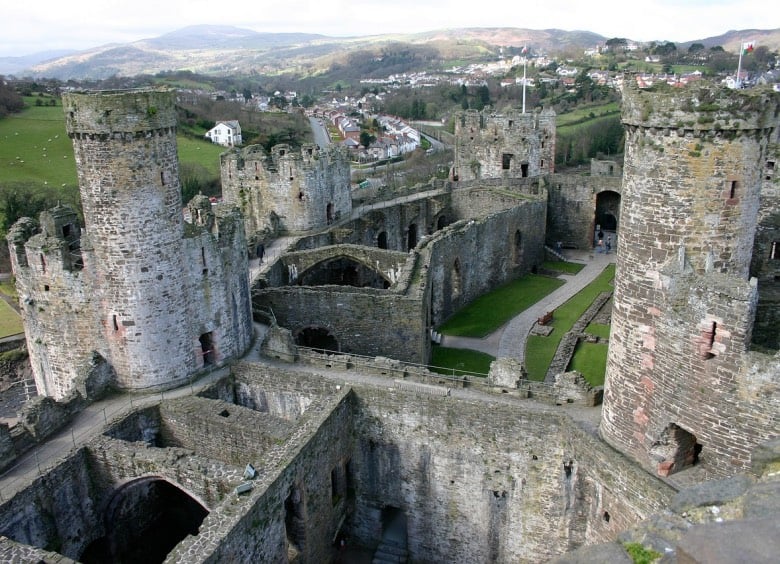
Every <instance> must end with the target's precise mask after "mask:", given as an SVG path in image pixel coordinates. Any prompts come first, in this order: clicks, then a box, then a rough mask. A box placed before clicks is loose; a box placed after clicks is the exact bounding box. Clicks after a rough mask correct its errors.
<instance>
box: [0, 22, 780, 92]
mask: <svg viewBox="0 0 780 564" xmlns="http://www.w3.org/2000/svg"><path fill="white" fill-rule="evenodd" d="M607 39H608V38H605V37H603V36H601V35H598V34H595V33H592V32H588V31H564V30H560V29H545V30H531V29H521V28H462V29H443V30H434V31H429V32H424V33H416V34H408V35H403V34H394V35H379V36H363V37H349V38H344V37H341V38H335V37H328V36H324V35H317V34H305V33H258V32H255V31H252V30H249V29H243V28H239V27H232V26H212V25H199V26H190V27H185V28H183V29H180V30H177V31H173V32H171V33H167V34H165V35H161V36H159V37H154V38H150V39H144V40H141V41H135V42H133V43H128V44H123V45H119V44H112V45H104V46H101V47H96V48H94V49H89V50H86V51H79V52H76V53H70V54H66V55H64V56H59V57H56V58H53V59H52V58H51V57H49V58H48V60H43V59H41V58H38V59H33V58H31V59H30V60H29V62H28V63H25V64H22V62H21V59H25V58H24V57H12V58H5V59H0V74H15V75H18V76H33V77H48V78H59V79H62V80H67V79H69V78H74V79H102V78H108V77H110V76H114V75H117V76H134V75H138V74H155V73H158V72H161V71H177V70H189V71H193V72H196V73H203V74H212V75H227V74H250V73H279V72H294V73H297V74H299V75H315V74H319V73H322V72H324V71H326V70H328V69H330V68H333V67H334V66H335V67H338V66H341V67H349V66H350V65H351V64H352V63H354V61H355V58H356V57H358V58H360V60H361V61H364V60H366V58H368V59H371V58H372V53H374V54H375V57H376V58H377V59H382V58H383V57H384V58H387V59H388V60H391V59H393V57H394V56H395V55H398V54H399V53H400V52H401V51H403V48H402V47H399V46H401V45H404V44H408V45H411V46H417V47H416V48H417V51H418V53H417V54H416V55H415V56H417V57H418V58H420V59H421V60H424V61H425V63H426V64H428V65H430V68H435V66H436V65H437V64H438V65H445V64H447V62H448V61H452V60H455V59H457V60H459V61H474V62H478V61H486V60H490V59H494V58H495V57H497V56H498V53H499V48H500V47H505V48H506V47H513V48H519V47H523V46H528V47H529V48H531V49H532V50H533V51H534V52H543V53H548V54H552V55H558V54H569V55H572V56H576V55H578V54H581V53H582V51H583V50H584V49H586V48H589V47H594V46H595V45H597V44H599V43H604V42H605V41H606V40H607ZM743 40H744V41H746V40H753V41H756V42H757V43H758V44H759V45H766V46H767V47H769V48H770V49H773V50H774V49H778V48H779V47H780V29H778V30H763V31H762V30H743V31H729V32H727V33H725V34H723V35H721V36H718V37H712V38H707V39H702V40H694V41H691V42H686V43H682V44H680V45H679V46H678V48H681V47H682V48H684V47H686V46H688V45H690V44H691V43H703V44H704V45H705V46H707V47H709V46H712V45H722V46H723V47H724V49H726V50H728V51H732V52H736V51H738V49H739V45H740V43H741V41H743ZM421 50H422V51H421ZM389 51H392V54H393V57H387V53H388V52H389ZM421 52H424V53H423V54H420V53H421ZM401 56H402V57H403V56H407V54H405V53H401ZM31 57H34V56H31ZM350 57H351V58H352V59H353V60H352V63H350ZM9 59H13V60H12V61H9ZM4 61H9V62H8V63H7V65H6V64H4ZM391 62H392V61H391ZM375 66H376V65H375ZM399 68H400V67H399ZM375 70H376V72H378V73H379V72H381V70H382V69H381V68H377V69H375Z"/></svg>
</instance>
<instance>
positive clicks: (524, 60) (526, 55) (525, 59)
mask: <svg viewBox="0 0 780 564" xmlns="http://www.w3.org/2000/svg"><path fill="white" fill-rule="evenodd" d="M523 51H525V53H524V54H523V113H525V66H526V64H527V62H528V47H524V48H523Z"/></svg>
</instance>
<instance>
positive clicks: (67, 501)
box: [0, 449, 103, 560]
mask: <svg viewBox="0 0 780 564" xmlns="http://www.w3.org/2000/svg"><path fill="white" fill-rule="evenodd" d="M87 459H88V454H87V451H86V449H80V450H78V451H77V452H76V453H75V454H74V455H73V456H71V457H69V458H68V459H67V460H64V461H62V462H61V463H60V464H58V465H56V466H55V467H54V468H53V469H52V470H50V471H49V472H47V473H46V474H45V475H43V476H41V477H39V478H37V479H36V480H35V482H33V484H32V487H29V488H27V489H25V490H24V491H22V492H20V493H18V494H16V495H15V496H14V497H13V498H11V499H10V500H6V501H5V502H4V503H2V504H0V535H2V536H4V537H8V538H10V539H12V540H14V541H16V542H18V543H22V544H26V545H32V546H36V547H38V548H42V549H45V550H53V551H57V552H59V553H60V554H64V555H65V556H68V557H70V558H73V559H74V560H77V559H78V557H79V556H80V555H81V552H82V551H83V550H84V548H85V547H86V545H87V544H89V542H90V541H91V540H92V538H95V537H92V536H91V535H92V534H93V531H101V530H102V527H103V524H102V521H101V519H100V515H99V511H100V501H101V500H100V498H99V497H98V498H97V499H96V497H95V493H96V492H95V491H94V487H95V483H94V481H93V476H92V473H91V472H90V467H89V464H88V462H87ZM97 536H99V534H98V535H97Z"/></svg>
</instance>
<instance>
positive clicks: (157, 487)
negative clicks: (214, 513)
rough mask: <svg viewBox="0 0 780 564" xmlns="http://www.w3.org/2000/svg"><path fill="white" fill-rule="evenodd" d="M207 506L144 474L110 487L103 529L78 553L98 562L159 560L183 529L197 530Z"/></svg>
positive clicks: (85, 559) (193, 532)
mask: <svg viewBox="0 0 780 564" xmlns="http://www.w3.org/2000/svg"><path fill="white" fill-rule="evenodd" d="M208 514H209V510H208V508H207V507H206V506H205V505H204V504H203V503H202V502H201V501H200V500H198V499H196V498H195V497H193V496H192V495H190V494H189V493H188V492H186V491H185V490H183V489H182V488H181V487H179V486H178V485H176V484H174V483H172V482H169V481H168V480H166V479H164V478H162V477H160V476H144V477H142V478H138V479H135V480H132V481H130V482H127V483H125V484H122V485H121V486H120V487H118V488H117V489H116V490H114V493H113V495H112V496H111V498H110V500H109V502H108V504H107V505H106V508H105V510H104V511H103V521H104V527H105V529H104V530H105V531H106V534H105V535H104V536H102V537H100V538H98V539H95V540H94V541H92V542H91V543H90V544H89V545H88V546H87V548H86V549H85V550H84V552H83V553H82V555H81V557H80V558H79V561H80V562H84V563H86V564H90V563H97V562H162V561H163V560H165V557H166V555H167V554H168V553H169V552H170V551H171V550H172V549H173V547H175V546H176V545H177V544H179V543H180V542H181V541H182V540H183V539H184V538H185V537H187V536H188V535H197V534H198V532H199V529H200V525H201V523H202V522H203V520H204V519H205V518H206V516H207V515H208Z"/></svg>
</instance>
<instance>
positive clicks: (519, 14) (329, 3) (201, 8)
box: [0, 0, 780, 56]
mask: <svg viewBox="0 0 780 564" xmlns="http://www.w3.org/2000/svg"><path fill="white" fill-rule="evenodd" d="M197 24H219V25H233V26H237V27H243V28H247V29H251V30H254V31H258V32H305V33H320V34H323V35H330V36H354V35H377V34H384V33H413V32H420V31H432V30H436V29H445V28H459V27H519V28H528V29H550V28H556V29H563V30H567V31H572V30H585V31H592V32H594V33H598V34H600V35H603V36H604V37H607V38H611V37H625V38H628V39H634V40H637V41H651V40H656V41H663V40H666V41H674V42H683V41H691V40H694V39H704V38H706V37H711V36H716V35H720V34H722V33H725V32H727V31H729V30H733V29H775V28H778V27H780V7H778V0H642V1H641V2H640V1H637V0H600V1H597V2H588V1H586V0H543V1H538V0H534V1H527V0H227V1H215V0H70V1H67V2H66V1H64V0H32V1H31V2H30V3H29V4H28V3H26V2H21V1H19V0H4V1H3V6H2V9H0V56H17V55H26V54H31V53H36V52H39V51H48V50H51V49H88V48H90V47H97V46H99V45H104V44H106V43H127V42H131V41H136V40H139V39H145V38H149V37H156V36H158V35H162V34H165V33H168V32H171V31H175V30H177V29H181V28H183V27H186V26H189V25H197ZM746 39H749V38H746Z"/></svg>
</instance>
